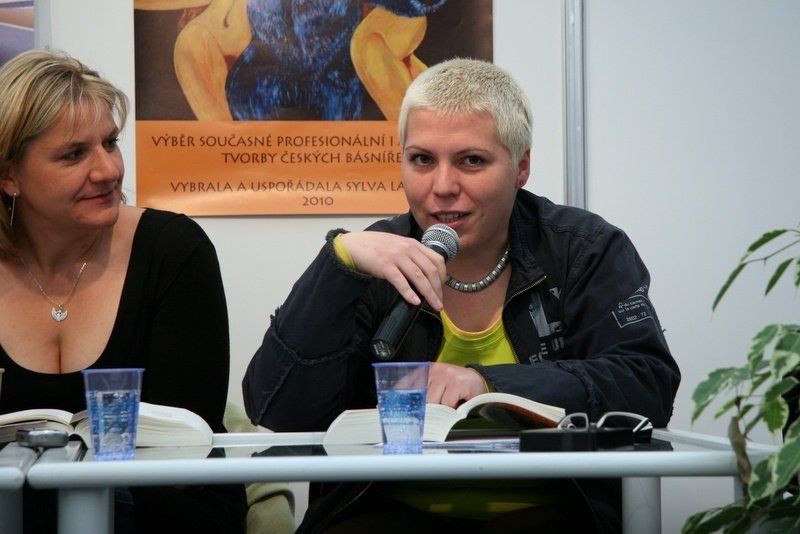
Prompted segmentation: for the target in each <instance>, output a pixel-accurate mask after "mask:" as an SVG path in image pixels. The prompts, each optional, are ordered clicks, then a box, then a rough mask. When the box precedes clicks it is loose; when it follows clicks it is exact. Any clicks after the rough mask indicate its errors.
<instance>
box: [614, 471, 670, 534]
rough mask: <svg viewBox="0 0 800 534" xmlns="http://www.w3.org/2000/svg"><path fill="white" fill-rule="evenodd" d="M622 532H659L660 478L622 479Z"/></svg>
mask: <svg viewBox="0 0 800 534" xmlns="http://www.w3.org/2000/svg"><path fill="white" fill-rule="evenodd" d="M622 531H623V532H626V533H636V534H640V533H641V534H660V532H661V478H659V477H629V478H623V479H622Z"/></svg>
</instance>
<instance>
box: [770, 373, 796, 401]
mask: <svg viewBox="0 0 800 534" xmlns="http://www.w3.org/2000/svg"><path fill="white" fill-rule="evenodd" d="M797 383H798V382H797V379H796V378H794V377H791V376H787V377H786V378H784V379H783V380H781V381H780V382H775V383H774V384H772V385H771V386H770V387H769V388H767V391H765V392H764V404H769V403H772V402H775V401H776V400H778V397H781V396H783V394H784V393H787V392H789V391H791V389H792V388H793V387H795V386H796V385H797Z"/></svg>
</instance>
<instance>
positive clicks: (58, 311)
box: [19, 232, 103, 323]
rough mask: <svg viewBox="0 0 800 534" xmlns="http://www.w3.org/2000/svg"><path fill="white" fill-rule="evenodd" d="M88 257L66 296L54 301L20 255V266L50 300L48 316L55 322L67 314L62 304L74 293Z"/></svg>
mask: <svg viewBox="0 0 800 534" xmlns="http://www.w3.org/2000/svg"><path fill="white" fill-rule="evenodd" d="M102 236H103V232H100V235H98V236H97V239H95V240H94V243H92V246H91V247H89V250H88V251H87V254H91V253H92V252H93V251H94V247H95V245H97V242H98V241H100V238H101V237H102ZM89 259H90V258H87V259H86V261H84V262H83V264H81V268H80V270H79V271H78V276H76V277H75V282H74V283H73V284H72V287H71V288H70V290H69V293H67V296H66V297H64V300H62V301H61V302H56V301H54V300H53V299H51V298H50V295H48V294H47V291H45V290H44V287H42V284H41V282H39V279H38V278H36V275H35V274H33V271H32V270H31V268H30V267H28V262H26V261H25V258H23V257H22V255H20V257H19V261H20V263H22V266H23V267H25V270H26V271H28V275H30V277H31V280H33V283H34V284H36V287H38V288H39V292H40V293H41V294H42V296H43V297H44V298H46V299H47V300H48V302H50V304H52V305H53V307H52V308H51V309H50V317H52V318H53V320H54V321H55V322H57V323H60V322H61V321H63V320H64V319H66V318H67V316H69V310H67V309H66V308H65V307H64V305H65V304H66V303H67V301H68V300H69V299H70V297H72V294H73V293H75V288H76V287H78V282H80V281H81V276H83V271H84V270H86V266H87V265H88V264H89Z"/></svg>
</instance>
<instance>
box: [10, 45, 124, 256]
mask: <svg viewBox="0 0 800 534" xmlns="http://www.w3.org/2000/svg"><path fill="white" fill-rule="evenodd" d="M87 105H88V106H89V107H90V108H92V107H93V108H95V110H96V111H101V110H102V111H108V112H110V113H111V114H112V116H113V118H114V121H115V123H116V124H117V126H118V127H119V128H122V127H123V126H124V124H125V119H126V118H127V115H128V99H127V97H126V96H125V94H124V93H123V92H122V91H120V90H119V89H117V88H116V87H114V86H113V85H112V84H111V83H109V82H108V81H106V80H104V79H103V78H101V77H100V75H99V74H98V73H97V72H96V71H94V70H92V69H90V68H89V67H87V66H86V65H84V64H83V63H81V62H80V61H78V60H77V59H75V58H73V57H70V56H68V55H67V54H64V53H61V52H53V51H50V50H30V51H28V52H23V53H22V54H20V55H18V56H16V57H15V58H13V59H11V60H10V61H9V62H8V63H6V64H5V65H4V66H3V67H2V68H0V179H5V178H7V177H8V172H9V169H10V168H11V167H12V166H13V165H14V164H15V163H18V162H19V161H20V160H21V159H22V157H23V156H24V154H25V149H26V147H27V145H28V144H29V143H30V142H31V141H32V140H33V139H35V138H36V137H37V136H39V135H40V134H41V133H42V132H44V131H45V130H47V129H48V128H49V127H50V126H52V125H53V123H55V122H56V120H58V119H59V117H60V116H61V114H62V113H64V112H66V113H67V117H68V120H69V121H70V122H73V121H77V120H79V119H80V118H82V117H83V116H84V115H83V114H84V113H86V112H87V111H86V106H87ZM97 116H98V117H99V116H100V114H99V113H98V114H97ZM0 195H1V196H2V201H3V205H4V206H5V207H6V209H0V257H8V256H13V255H15V254H16V247H15V246H14V234H13V231H12V228H11V226H10V224H9V223H10V221H9V215H10V214H9V212H8V208H10V204H11V198H10V197H9V196H8V195H6V194H5V193H4V192H0Z"/></svg>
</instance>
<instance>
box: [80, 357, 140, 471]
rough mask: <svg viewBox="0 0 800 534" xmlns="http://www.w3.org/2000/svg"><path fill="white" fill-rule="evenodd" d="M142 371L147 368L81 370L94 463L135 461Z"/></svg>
mask: <svg viewBox="0 0 800 534" xmlns="http://www.w3.org/2000/svg"><path fill="white" fill-rule="evenodd" d="M143 372H144V369H86V370H84V371H82V373H83V383H84V386H85V391H86V408H87V410H88V412H89V427H90V429H91V432H92V443H91V445H90V447H91V448H92V458H94V459H95V460H130V459H132V458H133V455H134V453H135V452H136V425H137V424H138V421H139V396H140V394H141V390H142V373H143Z"/></svg>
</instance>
